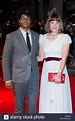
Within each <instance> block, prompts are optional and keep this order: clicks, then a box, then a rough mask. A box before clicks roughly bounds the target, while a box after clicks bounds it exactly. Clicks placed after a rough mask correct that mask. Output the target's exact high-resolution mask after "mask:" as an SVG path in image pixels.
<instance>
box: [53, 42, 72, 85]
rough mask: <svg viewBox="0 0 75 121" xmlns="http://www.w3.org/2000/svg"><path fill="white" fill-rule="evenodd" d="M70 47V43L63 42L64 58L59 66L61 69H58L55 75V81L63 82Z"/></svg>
mask: <svg viewBox="0 0 75 121" xmlns="http://www.w3.org/2000/svg"><path fill="white" fill-rule="evenodd" d="M69 47H70V44H69V43H66V44H63V48H62V60H61V62H60V66H59V69H58V74H57V75H56V76H55V77H54V80H55V83H61V74H62V72H63V69H64V66H65V64H66V60H67V57H68V53H69Z"/></svg>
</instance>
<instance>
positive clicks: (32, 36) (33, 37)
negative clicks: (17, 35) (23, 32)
mask: <svg viewBox="0 0 75 121" xmlns="http://www.w3.org/2000/svg"><path fill="white" fill-rule="evenodd" d="M31 39H32V47H31V52H32V51H33V47H34V40H35V36H34V34H33V31H31Z"/></svg>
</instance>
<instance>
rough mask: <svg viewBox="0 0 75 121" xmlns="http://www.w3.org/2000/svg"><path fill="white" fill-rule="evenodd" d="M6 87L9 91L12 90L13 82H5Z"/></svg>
mask: <svg viewBox="0 0 75 121" xmlns="http://www.w3.org/2000/svg"><path fill="white" fill-rule="evenodd" d="M5 87H6V88H8V89H12V82H7V81H5Z"/></svg>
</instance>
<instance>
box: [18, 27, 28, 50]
mask: <svg viewBox="0 0 75 121" xmlns="http://www.w3.org/2000/svg"><path fill="white" fill-rule="evenodd" d="M17 33H18V34H17V38H18V40H19V41H20V43H21V45H22V48H23V49H24V50H25V51H26V50H27V51H28V48H27V45H26V42H25V40H24V37H23V35H22V33H21V31H20V29H18V30H17Z"/></svg>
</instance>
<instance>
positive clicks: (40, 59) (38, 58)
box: [37, 45, 44, 61]
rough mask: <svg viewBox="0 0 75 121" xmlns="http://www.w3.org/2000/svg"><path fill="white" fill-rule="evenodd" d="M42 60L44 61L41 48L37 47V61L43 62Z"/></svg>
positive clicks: (40, 46)
mask: <svg viewBox="0 0 75 121" xmlns="http://www.w3.org/2000/svg"><path fill="white" fill-rule="evenodd" d="M43 59H44V52H43V46H42V45H39V55H38V56H37V60H38V61H43Z"/></svg>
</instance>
